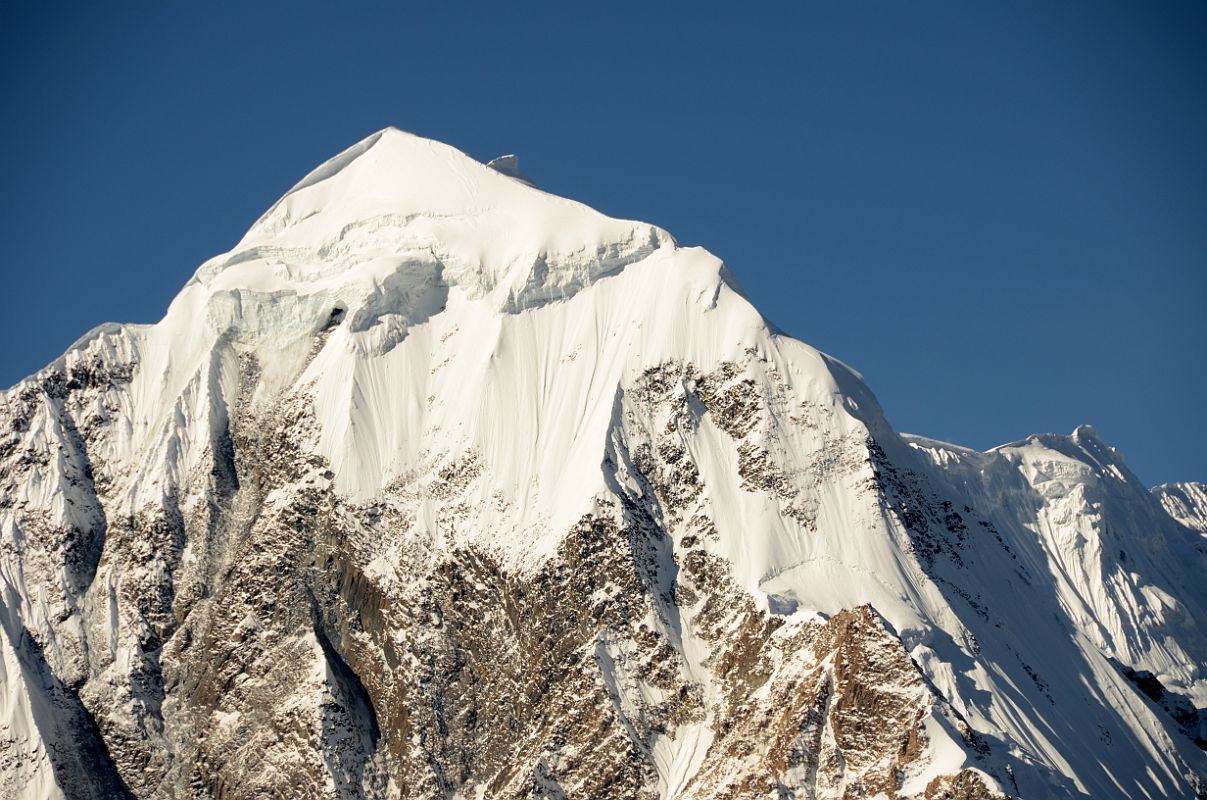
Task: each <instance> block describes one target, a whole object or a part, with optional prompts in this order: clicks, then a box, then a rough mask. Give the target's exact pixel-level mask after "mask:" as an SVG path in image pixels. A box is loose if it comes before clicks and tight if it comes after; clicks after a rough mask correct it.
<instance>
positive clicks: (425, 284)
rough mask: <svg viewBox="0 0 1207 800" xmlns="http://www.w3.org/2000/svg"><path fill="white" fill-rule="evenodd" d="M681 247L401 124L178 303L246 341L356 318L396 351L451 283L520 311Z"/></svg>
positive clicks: (337, 163) (369, 344)
mask: <svg viewBox="0 0 1207 800" xmlns="http://www.w3.org/2000/svg"><path fill="white" fill-rule="evenodd" d="M674 248H675V243H674V240H673V239H672V237H671V236H670V235H669V234H668V233H666V232H665V231H663V230H662V229H660V228H657V227H655V226H652V225H648V224H646V223H640V222H631V221H626V220H617V219H612V218H610V217H607V216H605V215H603V214H600V213H599V212H597V211H594V210H593V209H590V208H588V207H587V206H584V205H582V204H581V203H577V202H574V201H571V200H567V199H565V198H561V197H557V196H555V195H551V194H548V193H546V192H543V191H541V190H539V189H536V188H535V187H533V186H532V185H531V184H529V183H528V182H526V181H525V180H523V179H516V178H515V177H512V176H510V174H509V173H508V171H507V170H506V169H503V168H496V169H491V168H489V167H487V166H486V165H484V164H481V163H479V162H478V161H475V160H474V159H472V158H470V157H469V156H467V155H466V154H464V153H462V152H461V151H459V150H457V149H456V148H453V147H450V146H448V145H445V144H442V143H440V142H435V141H432V140H430V139H424V138H422V137H419V136H415V135H413V134H409V133H404V132H403V131H399V130H397V129H394V128H387V129H386V130H383V131H380V132H378V133H375V134H373V135H372V136H370V137H368V138H366V139H364V140H362V141H361V142H358V143H357V144H355V145H353V146H352V147H350V148H348V149H347V150H345V151H344V152H342V153H340V154H339V155H337V156H335V157H334V158H332V159H330V160H328V161H327V162H325V163H324V164H322V165H321V166H319V167H318V168H317V169H315V170H313V171H312V172H310V173H309V174H308V175H307V176H306V177H305V178H303V179H302V180H301V181H300V182H298V184H297V185H296V186H294V187H293V188H292V189H290V190H289V191H288V192H287V193H286V194H285V195H284V196H283V197H282V198H281V199H280V200H279V201H277V203H276V204H274V205H273V206H272V208H270V209H269V210H268V211H267V212H266V213H265V214H264V215H263V216H262V217H261V218H260V219H259V220H258V221H257V222H256V223H255V225H253V226H252V228H251V229H250V230H249V231H248V232H247V234H246V235H245V236H244V237H243V239H242V240H241V241H240V242H239V243H238V244H237V245H236V246H235V248H234V249H233V250H231V251H230V252H229V253H226V254H224V255H221V256H218V257H217V258H214V259H211V260H210V261H208V262H207V263H206V264H204V265H203V266H202V267H201V268H200V269H199V270H198V271H197V273H196V275H195V276H194V278H193V280H192V281H190V283H189V286H188V287H187V289H188V290H187V291H186V292H185V293H184V294H183V295H182V297H181V298H180V300H178V303H177V305H180V306H183V307H184V308H185V309H186V310H185V311H184V312H183V316H187V317H189V318H190V319H193V318H195V317H196V315H197V308H198V306H200V305H203V306H204V307H205V313H204V317H205V318H206V320H207V321H208V322H209V326H210V328H211V329H212V330H213V331H214V332H216V333H218V334H229V335H232V336H234V337H235V338H238V339H242V340H254V339H264V338H267V339H269V340H272V341H274V342H279V341H282V340H290V339H294V338H297V337H299V336H302V335H308V334H311V333H313V332H315V331H318V330H322V329H323V328H325V327H326V326H328V325H329V324H330V323H332V321H333V320H335V319H337V318H343V317H346V318H347V319H348V321H349V331H350V332H351V333H353V334H364V335H362V336H360V337H358V338H359V340H360V346H361V347H363V348H365V349H367V350H370V351H374V352H384V351H386V350H388V349H390V348H391V347H393V346H394V345H395V344H397V342H398V341H400V340H401V339H402V338H403V337H404V336H405V335H406V331H407V330H408V329H409V328H410V327H411V326H412V325H414V324H417V323H420V322H423V321H424V320H426V319H428V318H430V316H431V315H432V314H433V313H436V312H437V311H439V309H441V308H443V306H444V304H445V303H446V302H447V300H448V292H449V290H450V289H456V290H459V291H460V292H462V293H463V294H464V295H466V296H467V297H469V298H471V299H482V298H486V299H488V301H489V304H490V306H491V307H493V308H494V309H495V310H498V311H504V312H516V311H520V310H523V309H525V308H530V307H533V306H536V305H541V304H543V303H546V302H549V301H553V300H560V299H565V298H567V297H570V296H572V295H573V294H575V293H576V292H578V291H579V290H581V289H582V288H584V287H586V286H589V285H591V284H592V283H594V282H595V281H596V280H598V279H600V278H602V277H606V276H610V275H614V274H616V273H618V272H619V271H620V270H622V269H624V268H625V267H626V266H628V265H630V264H634V263H637V262H640V261H643V260H645V259H646V258H648V257H649V256H651V255H652V254H653V253H655V252H656V251H659V250H662V249H671V250H673V249H674ZM716 268H717V269H718V270H719V263H718V265H717V267H716ZM370 332H371V333H370Z"/></svg>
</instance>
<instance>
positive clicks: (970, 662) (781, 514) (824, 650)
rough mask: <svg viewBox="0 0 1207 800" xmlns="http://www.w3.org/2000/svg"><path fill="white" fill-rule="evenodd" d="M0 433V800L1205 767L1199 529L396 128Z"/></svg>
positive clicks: (90, 340) (1005, 777)
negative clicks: (981, 449)
mask: <svg viewBox="0 0 1207 800" xmlns="http://www.w3.org/2000/svg"><path fill="white" fill-rule="evenodd" d="M0 432H2V433H0V590H2V594H0V656H2V658H0V678H3V680H2V682H0V779H2V783H0V787H3V788H0V794H3V793H4V792H8V795H5V796H13V797H21V798H25V797H28V798H35V797H37V798H41V797H67V798H112V797H138V798H164V799H166V798H173V799H176V798H214V799H216V798H264V797H279V798H479V797H480V798H530V797H549V798H650V799H651V800H653V798H669V797H675V798H693V799H694V800H705V799H706V798H715V799H717V800H719V799H720V798H750V797H770V798H861V797H886V798H996V797H1005V796H1022V797H1037V796H1052V797H1080V796H1094V797H1101V796H1108V795H1110V796H1123V797H1184V796H1193V795H1194V793H1195V792H1196V791H1202V786H1203V781H1204V776H1205V773H1207V766H1205V765H1207V760H1205V758H1207V756H1204V753H1203V752H1201V751H1200V750H1199V749H1198V748H1197V747H1196V746H1195V738H1196V737H1200V736H1201V734H1202V731H1201V729H1200V728H1199V727H1198V726H1199V725H1200V719H1201V718H1202V717H1207V715H1200V714H1199V709H1202V708H1204V707H1207V677H1205V676H1204V675H1203V669H1204V664H1205V663H1207V644H1205V642H1204V635H1203V634H1204V629H1203V627H1202V620H1204V619H1207V609H1205V608H1204V605H1205V604H1207V598H1204V597H1203V592H1202V586H1201V576H1202V575H1203V574H1205V572H1204V569H1205V568H1207V559H1205V557H1204V552H1203V550H1204V545H1203V540H1202V538H1201V537H1200V536H1199V535H1198V533H1197V532H1195V531H1192V530H1191V529H1189V528H1187V527H1186V525H1184V524H1182V523H1179V522H1177V521H1175V520H1174V519H1173V518H1171V517H1170V515H1169V514H1168V513H1166V511H1165V510H1163V509H1162V507H1161V504H1160V501H1159V500H1158V498H1156V497H1154V496H1153V495H1150V494H1149V493H1148V492H1146V491H1144V490H1143V489H1142V488H1140V487H1139V485H1138V483H1137V482H1136V480H1135V478H1134V476H1132V475H1131V474H1130V473H1128V472H1127V471H1126V467H1124V466H1122V461H1121V460H1120V459H1119V457H1118V455H1117V454H1115V453H1113V451H1110V450H1109V448H1106V446H1105V445H1103V444H1102V443H1101V442H1100V440H1098V439H1097V437H1096V436H1095V435H1093V433H1092V431H1089V430H1088V429H1079V431H1078V432H1077V433H1076V434H1074V436H1073V437H1067V438H1066V437H1038V438H1036V439H1033V440H1028V441H1027V442H1024V443H1020V444H1018V445H1012V446H1009V447H1006V448H1001V449H999V450H998V451H994V452H992V453H989V454H985V453H975V452H973V451H967V450H963V449H960V448H955V447H953V446H950V445H945V444H942V443H938V442H931V441H929V440H924V439H920V438H917V437H905V438H902V437H900V436H898V435H897V434H896V433H894V432H893V431H892V430H891V429H890V428H889V427H888V425H887V424H886V423H885V422H884V420H883V417H882V416H881V414H880V411H879V409H878V407H877V405H876V402H875V399H874V398H873V397H872V395H871V394H870V392H869V391H868V390H867V389H866V387H864V386H863V384H862V382H861V381H860V380H859V378H858V377H857V376H856V375H854V374H853V373H852V372H851V371H849V370H848V369H846V368H845V367H843V366H842V365H841V364H838V363H837V362H834V361H833V360H831V359H829V358H827V357H825V356H822V355H820V354H818V353H816V352H815V351H812V350H810V349H809V348H807V347H805V346H804V345H801V344H800V343H797V342H794V341H792V340H790V339H787V338H785V337H783V336H780V335H778V334H776V333H774V332H772V331H771V330H770V329H769V328H768V326H766V325H765V324H764V322H763V321H762V319H761V318H760V317H759V316H758V315H757V313H756V312H755V311H754V310H753V309H752V308H750V306H749V305H748V304H747V303H746V302H745V301H744V300H743V299H742V298H741V296H740V295H738V294H737V293H736V292H735V291H734V290H733V289H732V288H731V287H730V285H729V283H728V282H727V279H726V272H725V271H724V269H723V268H722V267H721V266H720V264H719V262H716V261H715V259H712V257H711V256H708V254H706V253H703V252H702V251H699V250H692V249H682V248H678V247H677V246H676V245H675V244H674V242H673V240H671V239H670V237H669V235H667V234H665V232H662V231H659V230H657V229H654V228H652V227H650V226H646V225H642V224H640V223H625V222H621V221H617V220H609V219H606V218H603V217H600V216H598V215H595V214H594V213H593V212H590V211H589V210H587V209H584V208H583V207H581V206H577V205H576V204H572V203H569V202H568V201H564V200H561V199H559V198H553V197H551V196H548V195H545V194H543V193H540V192H539V191H537V190H535V189H533V188H531V186H530V185H528V184H526V183H522V182H519V181H516V180H513V179H512V178H510V177H507V176H506V175H505V174H501V173H499V172H497V171H496V170H487V169H486V168H485V167H482V166H481V165H478V164H476V163H475V162H473V161H472V160H470V159H468V158H467V157H465V156H463V155H462V154H460V153H457V152H456V151H453V150H452V149H451V148H446V147H444V146H443V145H438V144H436V143H433V142H427V141H425V140H421V139H417V138H415V137H410V136H408V135H406V134H402V133H399V132H397V131H386V132H383V133H382V134H379V135H377V136H375V137H371V138H370V139H369V140H366V142H363V143H361V144H360V145H357V146H356V147H354V148H352V149H351V150H350V151H348V152H347V153H345V154H342V155H341V156H338V157H337V158H336V159H333V160H332V161H331V162H328V164H326V165H324V166H323V167H320V169H319V170H316V171H315V172H314V173H312V174H311V175H310V176H308V177H307V178H306V179H305V180H304V181H303V182H302V183H301V184H299V185H298V187H295V189H294V190H293V191H291V192H290V193H289V194H288V195H286V197H285V198H283V199H282V201H281V202H280V203H278V204H277V205H276V206H274V208H273V209H272V210H270V211H269V212H268V213H267V214H266V215H265V217H264V218H262V219H261V220H260V221H259V222H258V223H257V224H256V226H255V227H254V228H253V229H252V231H251V232H250V233H249V234H248V237H247V238H246V239H245V240H244V242H242V243H240V245H239V246H238V247H237V248H236V249H235V251H233V252H232V253H231V254H228V255H226V256H222V257H219V258H218V259H215V260H214V261H212V262H210V263H209V264H207V265H204V266H203V267H202V268H201V269H200V270H199V271H198V274H197V276H196V277H195V278H194V280H193V281H191V282H190V284H189V286H188V287H186V289H185V291H184V292H183V293H182V294H181V296H180V298H178V299H177V301H176V302H175V303H174V304H173V307H172V309H171V310H170V311H169V314H168V316H167V317H166V318H165V320H164V321H163V322H161V323H160V324H159V325H156V326H149V327H121V326H107V327H104V328H101V329H98V330H97V331H95V332H93V333H92V334H91V335H90V336H89V337H86V338H85V339H84V340H81V342H79V343H77V345H76V346H75V347H73V348H72V350H70V351H69V352H68V353H67V354H66V355H65V356H64V357H63V358H62V359H60V360H59V361H58V362H56V363H55V364H52V365H51V366H50V367H48V368H47V369H46V370H44V371H43V372H41V373H39V374H38V375H36V376H34V377H32V378H30V379H28V380H27V381H25V382H23V383H21V384H19V385H18V386H16V387H14V388H13V389H12V390H10V391H9V392H6V393H5V394H4V395H3V396H2V403H0ZM1166 507H1167V508H1168V507H1169V506H1168V504H1167V506H1166ZM1156 687H1159V688H1160V694H1159V696H1158V695H1156V692H1157V688H1156Z"/></svg>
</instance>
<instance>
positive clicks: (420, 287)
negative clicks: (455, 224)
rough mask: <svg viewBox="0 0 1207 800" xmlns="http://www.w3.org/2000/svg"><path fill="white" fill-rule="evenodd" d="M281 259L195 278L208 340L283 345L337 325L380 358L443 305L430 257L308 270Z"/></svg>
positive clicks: (442, 288) (333, 263) (437, 270)
mask: <svg viewBox="0 0 1207 800" xmlns="http://www.w3.org/2000/svg"><path fill="white" fill-rule="evenodd" d="M282 256H283V254H274V253H262V252H259V253H256V257H253V258H250V259H241V260H237V262H236V263H234V264H229V263H228V264H226V265H225V268H224V269H221V270H220V271H217V272H216V274H212V275H207V276H204V277H203V278H202V280H207V281H208V285H207V286H205V289H206V290H208V291H207V294H208V297H207V300H206V320H207V322H208V323H209V325H210V326H211V328H212V329H213V330H214V332H215V333H217V334H219V335H224V336H227V337H230V338H233V339H235V340H237V341H251V340H257V341H265V340H268V341H273V340H276V341H289V340H293V339H296V338H299V337H302V336H308V335H311V334H314V333H316V332H318V331H321V330H323V329H325V328H328V327H332V326H334V325H344V326H346V327H347V330H348V331H349V333H350V334H352V335H353V336H354V338H355V339H356V340H357V341H358V342H359V343H360V344H361V345H362V346H364V347H366V349H369V350H372V351H376V352H383V351H385V350H388V349H390V348H391V347H393V346H394V345H396V344H397V343H398V342H400V341H402V339H404V338H405V337H406V334H407V330H408V329H409V328H410V327H411V326H413V325H416V324H421V323H423V322H425V321H426V320H427V319H428V318H430V317H431V316H432V315H433V314H435V313H438V312H439V311H440V309H442V308H443V307H444V304H445V303H446V302H447V298H448V284H447V283H446V282H445V280H444V276H443V265H442V264H441V262H440V261H439V260H438V259H436V258H435V257H434V256H433V255H432V254H431V253H430V252H411V253H403V254H399V255H393V256H376V257H369V258H364V259H363V260H360V259H355V260H354V259H344V258H339V259H332V260H330V261H326V262H323V261H311V262H309V263H307V262H306V261H304V260H303V261H291V262H288V263H287V262H285V261H284V260H283V258H282ZM348 261H355V262H356V263H347V262H348Z"/></svg>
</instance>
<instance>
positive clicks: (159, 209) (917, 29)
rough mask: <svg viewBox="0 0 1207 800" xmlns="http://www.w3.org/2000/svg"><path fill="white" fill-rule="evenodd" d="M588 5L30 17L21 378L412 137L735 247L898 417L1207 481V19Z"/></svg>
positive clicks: (20, 23) (12, 18)
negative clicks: (395, 137) (1079, 450)
mask: <svg viewBox="0 0 1207 800" xmlns="http://www.w3.org/2000/svg"><path fill="white" fill-rule="evenodd" d="M586 5H587V4H581V3H538V2H534V3H509V4H502V3H495V4H490V5H489V6H488V5H486V4H482V5H470V4H464V3H425V4H422V6H419V5H418V4H409V3H391V4H384V3H381V4H379V3H371V2H346V3H335V2H330V3H307V2H290V3H272V2H255V3H240V4H229V5H228V4H222V3H211V2H207V3H187V4H186V3H134V2H130V3H92V4H84V3H80V4H76V6H75V7H74V8H71V7H69V6H68V5H67V4H58V3H32V2H25V0H10V2H5V3H3V4H2V5H0V170H2V174H3V176H4V179H3V184H2V188H0V248H2V250H0V252H2V255H0V265H2V269H3V273H2V283H0V287H2V288H3V297H4V303H3V314H0V341H2V342H3V346H2V347H0V384H2V385H4V386H8V385H11V384H12V383H14V382H16V381H17V380H19V379H20V378H22V377H24V376H25V375H27V374H29V373H32V372H34V371H36V370H37V369H39V368H40V367H42V366H44V365H45V364H46V363H47V362H49V361H50V360H52V359H53V358H55V357H56V356H58V355H59V354H60V353H61V352H62V351H63V350H64V349H65V348H66V347H67V346H68V345H69V344H70V343H71V342H72V341H73V340H74V339H75V338H77V337H78V336H79V335H80V334H82V333H84V331H85V330H87V329H88V328H90V327H92V326H93V325H96V324H97V323H100V322H103V321H107V320H115V321H123V322H152V321H155V320H157V319H159V318H160V317H161V316H162V314H163V312H164V310H165V309H166V307H167V304H168V302H169V301H170V300H171V298H172V296H173V295H174V294H175V293H176V291H177V290H178V289H179V288H180V287H181V286H182V285H183V284H184V282H185V281H186V280H187V279H188V277H189V276H190V275H191V274H192V272H193V270H194V269H195V268H196V267H197V266H198V265H199V264H200V263H201V262H202V261H203V260H205V259H206V258H208V257H210V256H212V255H215V254H217V253H219V252H222V251H224V250H227V249H229V248H230V246H231V245H233V244H234V242H235V241H237V240H238V238H239V237H240V236H241V235H242V233H243V231H244V230H245V229H246V228H247V227H248V226H249V225H250V224H251V223H252V222H253V221H254V220H255V218H256V217H257V216H258V215H259V214H260V213H261V212H262V211H263V210H264V209H266V208H267V207H268V206H269V205H270V204H271V203H272V202H273V200H274V199H276V197H277V196H279V195H280V194H281V193H283V192H284V191H285V190H286V189H287V188H288V187H289V186H290V185H291V184H292V183H293V182H295V181H296V180H298V179H299V178H300V177H301V176H302V175H303V174H305V173H306V172H307V171H309V170H310V169H311V168H313V167H314V166H316V165H317V164H318V163H319V162H321V161H323V160H325V159H326V158H328V157H330V156H332V155H334V154H335V153H336V152H338V151H339V150H341V149H343V148H344V147H347V146H348V145H350V144H352V143H354V142H356V141H357V140H359V139H361V138H363V137H364V136H366V135H367V134H369V133H371V132H373V131H375V130H377V129H380V128H382V127H385V126H386V125H396V126H398V127H401V128H403V129H406V130H411V131H414V132H416V133H419V134H422V135H425V136H430V137H434V138H437V139H441V140H443V141H446V142H448V143H450V144H453V145H455V146H457V147H459V148H461V149H462V150H465V151H466V152H468V153H469V154H471V155H473V156H475V157H477V158H479V159H482V160H486V159H489V158H492V157H494V156H496V155H499V154H502V153H509V152H516V153H519V154H520V156H521V161H522V165H523V168H524V170H525V171H526V172H527V173H528V174H529V175H530V176H532V177H533V179H534V180H536V181H537V182H538V183H539V184H541V185H542V186H543V187H545V188H547V189H549V190H550V191H553V192H556V193H559V194H564V195H567V196H570V197H573V198H576V199H579V200H582V201H584V202H586V203H588V204H590V205H592V206H595V207H597V208H599V209H601V210H602V211H605V212H606V213H609V214H612V215H614V216H623V217H629V218H637V219H643V220H648V221H650V222H654V223H656V224H659V225H661V226H663V227H665V228H667V229H668V230H670V231H671V232H672V233H674V234H675V236H676V237H677V238H678V239H679V241H680V242H682V243H685V244H700V245H703V246H705V247H707V248H708V249H709V250H711V251H713V252H714V253H716V254H717V255H719V256H720V257H722V258H723V259H725V261H726V262H727V263H728V264H729V266H730V267H731V268H732V269H733V270H734V272H735V273H736V274H737V275H738V277H739V279H740V280H741V282H742V284H743V287H744V288H745V290H746V291H747V294H748V295H749V296H750V297H751V298H752V300H753V301H754V302H755V304H756V305H758V306H759V307H760V308H761V309H762V310H763V312H764V313H765V314H766V316H767V317H769V318H770V319H771V320H772V321H773V322H774V323H775V324H777V325H778V326H779V327H780V328H782V329H783V330H785V331H787V332H789V333H791V334H793V335H794V336H797V337H799V338H801V339H803V340H804V341H806V342H809V343H810V344H812V345H814V346H816V347H820V348H821V349H823V350H826V351H827V352H830V353H833V354H834V355H836V356H837V357H839V358H841V359H842V360H844V361H846V362H847V363H849V364H851V365H852V366H854V367H856V368H857V369H859V370H861V371H862V372H863V373H864V376H865V377H866V379H867V381H868V382H869V384H870V385H871V387H872V388H873V390H875V391H876V393H877V394H878V395H879V397H880V399H881V402H882V404H883V405H884V407H885V410H886V413H887V414H888V417H889V420H890V422H892V423H893V425H894V426H895V427H897V428H898V429H899V430H903V431H910V432H915V433H921V434H925V435H929V436H933V437H936V438H941V439H946V440H949V441H953V442H957V443H961V444H965V445H970V446H974V447H978V448H987V447H991V446H993V445H996V444H1000V443H1003V442H1007V441H1011V440H1015V439H1019V438H1022V437H1024V436H1026V435H1027V434H1029V433H1034V432H1044V431H1056V432H1061V433H1067V432H1069V431H1071V430H1072V429H1073V428H1074V427H1075V426H1076V425H1078V424H1080V423H1082V422H1089V423H1092V424H1094V425H1095V426H1096V427H1097V428H1098V430H1099V432H1100V433H1101V434H1102V436H1103V438H1105V439H1106V440H1107V441H1108V442H1110V443H1112V444H1114V445H1115V446H1116V447H1118V448H1119V449H1120V450H1122V451H1123V452H1124V453H1125V455H1126V456H1127V458H1128V462H1129V463H1130V464H1131V466H1132V468H1133V469H1134V470H1135V471H1136V472H1137V473H1138V474H1139V475H1140V477H1141V478H1142V479H1143V480H1145V481H1146V482H1148V483H1150V484H1155V483H1160V482H1164V481H1168V480H1177V479H1187V480H1207V424H1205V422H1204V413H1203V397H1204V390H1205V389H1207V321H1205V319H1207V46H1205V45H1204V42H1207V4H1204V3H1201V2H1190V3H1185V4H1182V3H1174V2H1157V3H1148V2H1135V3H1132V4H1122V5H1120V4H1112V3H1106V2H1050V1H1049V0H1045V1H1044V2H1013V1H1012V2H1009V3H989V2H954V1H953V2H933V3H932V2H921V3H905V2H891V3H880V2H851V3H847V2H824V3H821V2H817V3H812V2H805V3H783V4H780V5H762V4H739V3H726V4H716V5H715V6H714V5H710V4H708V3H693V4H682V5H679V4H671V3H649V2H646V3H634V4H624V3H598V4H592V6H594V7H593V8H592V9H591V10H586ZM241 6H247V7H251V6H254V8H255V10H253V11H248V10H245V9H241V8H240V7H241Z"/></svg>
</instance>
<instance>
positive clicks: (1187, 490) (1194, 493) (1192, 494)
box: [1153, 482, 1207, 535]
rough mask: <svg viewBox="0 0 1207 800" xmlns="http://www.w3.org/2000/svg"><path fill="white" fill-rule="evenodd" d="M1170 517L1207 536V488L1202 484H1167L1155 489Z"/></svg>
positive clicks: (1154, 492) (1154, 491)
mask: <svg viewBox="0 0 1207 800" xmlns="http://www.w3.org/2000/svg"><path fill="white" fill-rule="evenodd" d="M1153 494H1155V495H1156V496H1157V497H1158V498H1159V499H1160V501H1161V506H1162V507H1163V508H1164V509H1165V510H1166V511H1168V512H1169V516H1171V517H1173V518H1174V519H1176V520H1177V521H1178V522H1180V523H1182V524H1183V525H1185V526H1186V527H1188V528H1193V529H1194V530H1196V531H1199V532H1200V533H1202V534H1204V535H1207V486H1204V485H1203V484H1201V483H1193V482H1192V483H1166V484H1163V485H1161V486H1158V487H1156V488H1155V489H1153Z"/></svg>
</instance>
